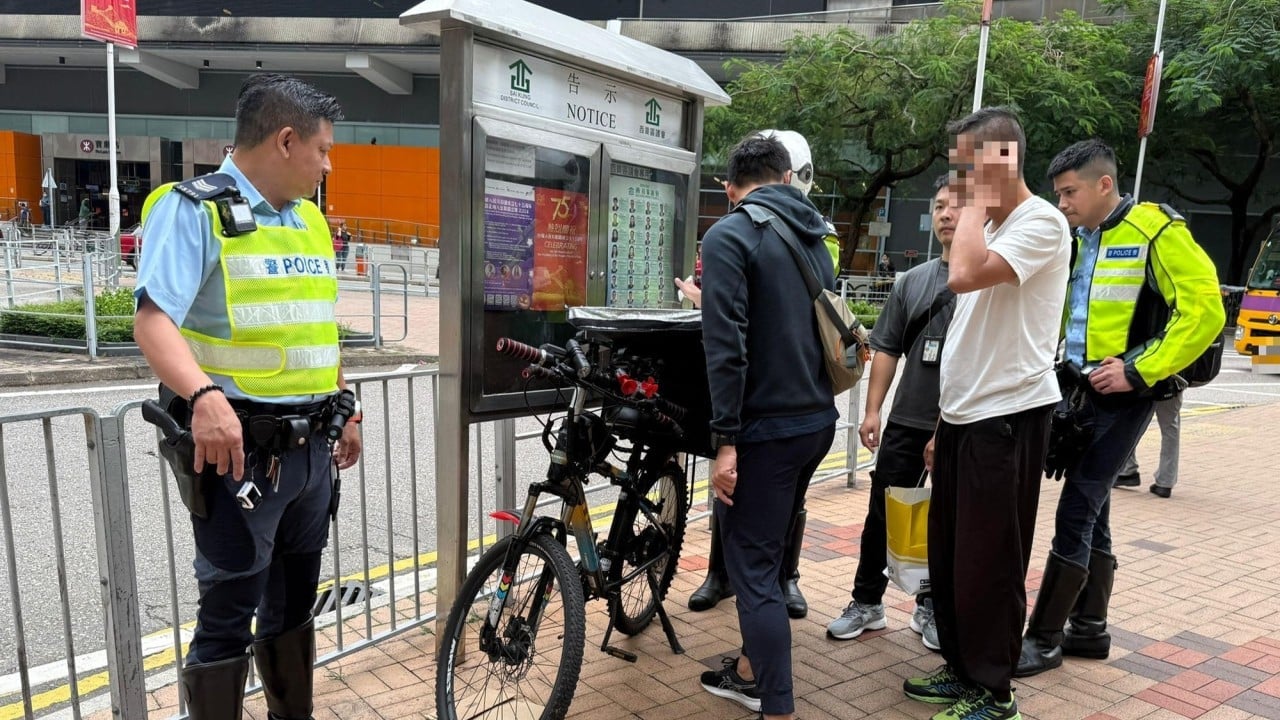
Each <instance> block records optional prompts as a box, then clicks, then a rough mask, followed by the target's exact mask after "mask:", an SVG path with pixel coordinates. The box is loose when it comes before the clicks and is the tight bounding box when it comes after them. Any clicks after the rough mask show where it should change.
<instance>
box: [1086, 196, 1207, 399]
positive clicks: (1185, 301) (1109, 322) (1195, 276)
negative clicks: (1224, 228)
mask: <svg viewBox="0 0 1280 720" xmlns="http://www.w3.org/2000/svg"><path fill="white" fill-rule="evenodd" d="M1078 242H1080V239H1079V236H1078V235H1077V243H1078ZM1076 272H1078V269H1075V268H1073V271H1072V282H1073V283H1074V282H1076V281H1077V280H1078V278H1077V277H1076ZM1068 296H1070V289H1068ZM1070 312H1071V311H1070V308H1067V309H1066V311H1065V313H1064V315H1065V319H1067V320H1069V319H1070ZM1224 322H1225V315H1224V311H1223V307H1222V298H1221V293H1220V292H1219V289H1218V273H1217V270H1216V268H1215V267H1214V265H1213V261H1212V260H1210V259H1209V256H1208V254H1206V253H1205V251H1204V249H1203V248H1201V247H1200V245H1199V244H1197V243H1196V241H1195V239H1194V238H1192V237H1191V233H1190V231H1188V230H1187V226H1186V221H1185V220H1184V219H1183V218H1182V216H1180V215H1178V214H1177V213H1176V212H1175V211H1173V210H1172V209H1171V208H1167V207H1165V206H1161V205H1156V204H1154V203H1139V204H1136V205H1134V206H1133V207H1131V208H1130V209H1129V210H1128V212H1124V213H1121V214H1120V215H1119V217H1116V218H1112V219H1109V220H1108V221H1107V222H1106V223H1104V224H1103V227H1102V238H1101V240H1100V241H1099V248H1098V258H1097V262H1096V264H1095V265H1094V268H1093V278H1092V282H1091V284H1090V287H1089V310H1088V319H1087V325H1086V328H1085V358H1084V359H1085V362H1086V364H1097V363H1099V362H1101V361H1102V359H1103V358H1107V357H1120V356H1121V355H1123V354H1124V353H1125V352H1127V351H1129V350H1131V349H1133V348H1138V347H1143V346H1145V347H1144V349H1143V350H1142V351H1141V352H1140V353H1139V354H1138V355H1137V356H1136V357H1135V358H1134V359H1133V365H1134V369H1136V370H1137V371H1138V374H1139V375H1141V376H1142V379H1143V381H1144V382H1146V384H1147V385H1148V386H1151V385H1154V384H1155V383H1156V382H1158V381H1160V380H1163V379H1165V378H1167V377H1169V376H1171V375H1173V374H1174V373H1177V372H1180V371H1181V370H1183V369H1184V368H1186V367H1187V366H1188V365H1190V364H1191V363H1192V362H1193V361H1194V360H1195V359H1196V358H1198V357H1199V356H1200V354H1201V353H1203V352H1204V350H1205V349H1206V348H1207V347H1209V345H1210V343H1212V342H1213V341H1214V339H1216V338H1217V337H1218V336H1219V335H1220V334H1221V333H1222V327H1223V323H1224Z"/></svg>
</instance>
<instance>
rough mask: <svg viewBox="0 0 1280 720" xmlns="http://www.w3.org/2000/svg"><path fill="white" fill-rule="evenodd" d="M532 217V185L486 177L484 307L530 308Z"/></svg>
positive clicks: (489, 308)
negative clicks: (487, 178)
mask: <svg viewBox="0 0 1280 720" xmlns="http://www.w3.org/2000/svg"><path fill="white" fill-rule="evenodd" d="M533 218H534V188H533V186H531V185H521V184H520V183H513V182H506V181H504V180H485V183H484V306H485V309H487V310H528V309H529V306H530V304H531V301H532V295H533V293H532V287H533V285H532V279H533V278H532V275H533V235H534V232H533V227H534V222H533Z"/></svg>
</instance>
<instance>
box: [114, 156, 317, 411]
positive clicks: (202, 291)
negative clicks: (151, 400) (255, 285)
mask: <svg viewBox="0 0 1280 720" xmlns="http://www.w3.org/2000/svg"><path fill="white" fill-rule="evenodd" d="M218 172H220V173H226V174H227V175H230V176H231V177H232V178H234V179H235V182H236V187H237V188H239V190H240V195H241V196H242V197H244V199H245V200H247V201H248V202H249V206H250V207H251V208H252V209H253V219H254V220H256V221H257V223H258V225H260V226H264V227H291V228H296V229H299V230H302V229H305V228H306V227H307V225H306V223H305V222H303V221H302V217H301V216H300V215H299V214H298V213H297V212H295V210H296V208H297V207H298V203H299V202H300V201H298V200H291V201H289V202H288V203H286V204H285V206H284V209H283V210H281V211H278V212H277V211H276V209H275V208H274V207H272V206H271V203H269V202H267V200H266V198H264V197H263V196H262V193H261V192H259V191H258V189H257V188H256V187H254V186H253V183H251V182H249V178H247V177H245V176H244V173H242V172H240V168H238V167H236V164H235V162H234V161H233V160H232V159H231V156H230V155H228V156H227V157H226V159H225V160H223V161H222V166H221V167H219V168H218ZM142 238H143V246H144V247H145V248H146V249H145V251H144V252H142V253H141V260H140V261H139V263H138V281H137V285H136V286H135V287H134V291H133V297H134V300H135V302H141V301H142V298H143V296H146V297H148V298H150V299H151V302H153V303H155V304H156V307H158V308H160V309H161V310H162V311H164V314H166V315H168V316H169V318H170V319H171V320H173V323H174V324H175V325H177V326H178V327H180V328H188V329H191V330H195V331H196V332H200V333H203V334H205V335H209V336H211V337H216V338H222V339H224V340H226V339H230V337H231V322H230V320H229V319H228V318H227V295H226V289H225V288H224V287H223V284H222V277H221V273H220V271H219V269H218V264H219V254H220V253H221V251H222V243H220V242H219V241H218V239H217V238H215V237H214V235H213V223H212V222H211V221H210V219H209V215H208V213H207V212H206V211H205V209H204V206H203V204H201V203H195V202H192V201H191V200H190V199H188V198H186V197H184V196H183V195H182V194H181V193H177V192H169V193H167V194H166V195H165V196H164V197H162V198H160V199H159V200H157V201H156V202H155V204H154V205H152V206H151V210H150V211H149V212H148V213H147V220H146V223H145V224H144V225H143V228H142ZM209 377H210V379H212V380H213V381H214V382H215V383H217V384H219V385H221V386H222V388H223V392H224V393H225V394H226V396H227V397H229V398H239V399H243V400H257V401H260V402H271V403H280V404H283V405H289V404H299V403H308V402H313V401H315V400H317V399H320V398H321V397H322V396H316V395H290V396H284V397H269V398H268V397H259V396H254V395H250V394H248V393H245V392H243V391H241V390H240V388H238V387H237V386H236V384H235V381H233V380H232V379H231V378H230V377H228V376H226V375H217V374H214V373H209Z"/></svg>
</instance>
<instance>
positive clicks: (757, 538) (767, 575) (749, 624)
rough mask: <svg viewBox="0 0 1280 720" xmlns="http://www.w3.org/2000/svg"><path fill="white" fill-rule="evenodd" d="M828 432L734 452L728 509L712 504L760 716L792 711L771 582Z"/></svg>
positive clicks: (786, 652) (785, 629)
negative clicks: (735, 474) (735, 461)
mask: <svg viewBox="0 0 1280 720" xmlns="http://www.w3.org/2000/svg"><path fill="white" fill-rule="evenodd" d="M835 432H836V429H835V426H834V425H832V426H831V427H828V428H826V429H824V430H820V431H818V432H816V433H810V434H808V435H801V436H799V437H792V438H784V439H781V440H768V441H765V442H759V443H743V444H740V445H738V485H737V488H736V489H735V490H734V493H733V505H732V506H729V505H726V504H724V503H716V524H717V527H718V528H719V531H720V539H721V542H722V543H723V545H724V564H725V570H726V571H727V572H728V575H729V583H730V585H732V587H733V591H734V593H736V594H737V598H738V628H739V630H740V631H741V632H742V652H743V653H744V654H745V655H746V656H747V657H748V658H749V659H750V660H751V671H752V673H754V674H755V677H756V686H757V687H758V688H759V690H760V704H761V709H762V710H763V712H764V713H765V714H766V715H783V714H786V713H790V712H794V711H795V698H794V697H793V695H792V684H791V621H790V619H788V617H787V608H786V603H785V601H784V600H783V596H782V586H781V585H779V584H778V575H779V574H780V573H781V572H782V553H783V548H784V547H786V544H787V530H788V528H790V527H791V521H792V518H794V517H795V515H796V513H797V512H799V510H800V506H801V504H802V503H803V502H804V494H805V492H806V491H807V490H808V489H809V480H810V478H812V477H813V473H814V471H815V470H817V469H818V465H819V464H820V463H821V462H822V458H823V457H825V456H826V454H827V450H829V449H830V448H831V441H832V440H833V439H834V438H835Z"/></svg>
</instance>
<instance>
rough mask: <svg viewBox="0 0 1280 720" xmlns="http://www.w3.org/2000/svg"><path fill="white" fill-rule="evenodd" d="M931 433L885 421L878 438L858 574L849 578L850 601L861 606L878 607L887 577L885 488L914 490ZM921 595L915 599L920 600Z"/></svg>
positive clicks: (922, 597)
mask: <svg viewBox="0 0 1280 720" xmlns="http://www.w3.org/2000/svg"><path fill="white" fill-rule="evenodd" d="M931 437H933V430H920V429H917V428H913V427H907V426H906V425H898V424H896V423H893V422H888V423H886V424H885V426H884V432H882V433H881V436H880V449H879V452H878V453H877V455H876V469H875V472H873V473H871V497H870V498H869V500H868V502H867V519H866V520H864V521H863V523H862V547H861V550H860V551H859V552H860V556H859V557H858V572H857V574H856V575H854V578H853V599H854V600H856V601H858V602H860V603H862V604H864V605H879V604H880V602H881V600H883V599H884V591H885V588H886V587H888V586H889V578H887V577H886V576H885V574H884V569H885V565H886V564H887V561H886V556H887V553H888V548H887V547H886V544H887V543H886V535H885V518H884V492H885V489H887V488H889V487H917V486H919V485H920V480H921V478H922V476H923V475H924V446H925V445H927V444H928V443H929V438H931ZM926 597H928V593H922V594H921V595H919V596H918V597H917V598H916V600H917V601H919V600H923V599H924V598H926Z"/></svg>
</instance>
